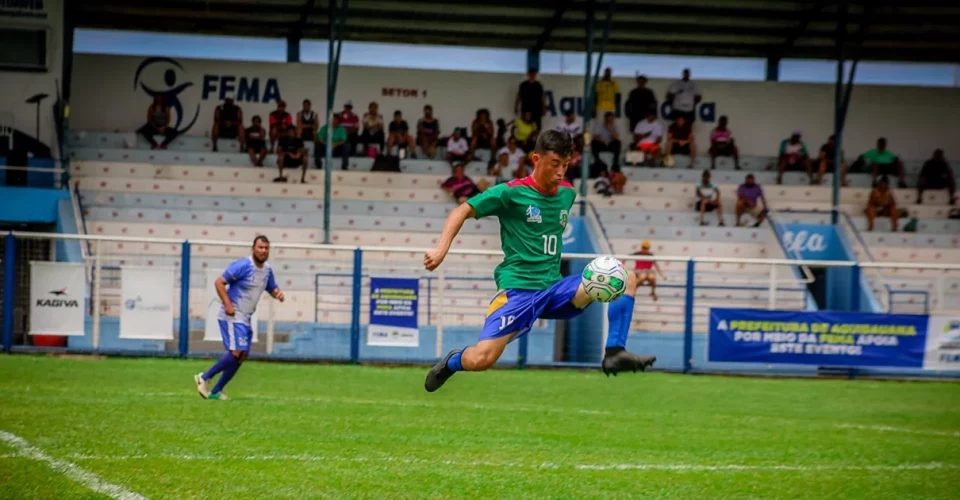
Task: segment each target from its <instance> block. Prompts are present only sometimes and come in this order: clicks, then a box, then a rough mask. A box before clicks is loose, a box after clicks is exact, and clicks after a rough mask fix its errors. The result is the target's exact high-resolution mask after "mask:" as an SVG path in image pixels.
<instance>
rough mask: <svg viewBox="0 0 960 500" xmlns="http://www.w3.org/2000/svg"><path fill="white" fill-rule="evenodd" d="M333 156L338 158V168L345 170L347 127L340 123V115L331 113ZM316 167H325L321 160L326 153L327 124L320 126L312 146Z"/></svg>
mask: <svg viewBox="0 0 960 500" xmlns="http://www.w3.org/2000/svg"><path fill="white" fill-rule="evenodd" d="M331 142H332V144H333V145H332V151H333V158H337V157H339V158H340V169H341V170H346V169H347V166H348V164H349V162H350V142H349V136H348V135H347V129H346V128H345V127H344V126H343V125H341V124H340V116H338V115H336V114H335V115H333V135H332V136H331ZM313 154H314V156H315V157H316V163H317V167H318V168H325V167H326V165H324V163H323V161H324V160H325V159H326V155H327V126H326V125H324V126H322V127H320V132H318V133H317V142H316V145H315V146H314V148H313Z"/></svg>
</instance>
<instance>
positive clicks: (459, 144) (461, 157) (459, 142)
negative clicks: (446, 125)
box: [447, 127, 470, 167]
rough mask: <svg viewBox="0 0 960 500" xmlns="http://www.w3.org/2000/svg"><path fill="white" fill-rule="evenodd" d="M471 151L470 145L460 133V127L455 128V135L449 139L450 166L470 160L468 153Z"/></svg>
mask: <svg viewBox="0 0 960 500" xmlns="http://www.w3.org/2000/svg"><path fill="white" fill-rule="evenodd" d="M468 153H470V145H469V144H467V140H466V139H464V138H463V135H461V133H460V127H457V128H455V129H453V135H451V136H450V138H448V139H447V162H448V163H450V166H451V167H452V166H454V164H455V163H456V164H461V163H463V162H466V161H469V159H468V157H467V155H468Z"/></svg>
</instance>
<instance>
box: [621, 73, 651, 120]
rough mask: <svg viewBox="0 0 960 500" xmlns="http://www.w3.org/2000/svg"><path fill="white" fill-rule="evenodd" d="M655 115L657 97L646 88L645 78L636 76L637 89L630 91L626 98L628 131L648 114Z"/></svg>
mask: <svg viewBox="0 0 960 500" xmlns="http://www.w3.org/2000/svg"><path fill="white" fill-rule="evenodd" d="M651 111H653V114H654V116H656V114H657V96H656V95H654V93H653V91H652V90H650V89H648V88H647V77H646V76H644V75H637V88H635V89H633V90H631V91H630V96H629V97H627V104H626V114H627V118H629V119H630V130H633V129H634V128H636V126H637V124H638V123H640V122H641V121H642V120H643V119H645V118H646V117H647V114H648V113H649V112H651Z"/></svg>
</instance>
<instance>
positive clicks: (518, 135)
mask: <svg viewBox="0 0 960 500" xmlns="http://www.w3.org/2000/svg"><path fill="white" fill-rule="evenodd" d="M537 132H538V130H537V123H536V122H534V121H533V115H532V114H531V113H530V112H529V111H526V112H524V113H523V116H521V117H519V118H517V119H516V120H514V121H513V137H514V138H515V139H516V140H517V144H519V145H520V147H522V148H523V149H524V150H525V151H531V150H532V149H533V146H534V145H535V144H536V143H537Z"/></svg>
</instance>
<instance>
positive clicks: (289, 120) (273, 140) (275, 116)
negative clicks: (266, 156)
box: [267, 101, 293, 153]
mask: <svg viewBox="0 0 960 500" xmlns="http://www.w3.org/2000/svg"><path fill="white" fill-rule="evenodd" d="M267 121H268V122H269V125H270V152H271V153H272V152H274V150H275V149H276V145H277V139H279V138H280V134H281V132H285V131H286V130H287V127H288V126H292V125H293V117H292V116H290V113H287V103H286V101H277V109H275V110H273V111H271V112H270V116H269V117H267Z"/></svg>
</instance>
